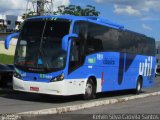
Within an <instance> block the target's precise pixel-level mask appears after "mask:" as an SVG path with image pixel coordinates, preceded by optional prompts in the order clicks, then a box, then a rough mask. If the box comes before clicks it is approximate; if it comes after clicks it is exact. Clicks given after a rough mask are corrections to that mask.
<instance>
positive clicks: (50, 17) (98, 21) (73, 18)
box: [28, 15, 124, 29]
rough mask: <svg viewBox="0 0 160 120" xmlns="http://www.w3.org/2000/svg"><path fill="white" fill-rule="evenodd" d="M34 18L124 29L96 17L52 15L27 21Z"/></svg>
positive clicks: (121, 26)
mask: <svg viewBox="0 0 160 120" xmlns="http://www.w3.org/2000/svg"><path fill="white" fill-rule="evenodd" d="M36 18H41V19H43V18H44V19H52V18H53V19H54V18H62V19H68V20H74V21H76V20H84V21H90V22H94V23H98V24H103V25H106V26H110V27H114V28H117V29H124V26H123V25H120V24H117V23H115V22H112V21H110V20H106V19H102V18H100V17H96V16H74V15H58V16H56V15H55V16H53V15H49V16H36V17H31V18H28V19H36Z"/></svg>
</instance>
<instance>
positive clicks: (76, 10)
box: [54, 5, 100, 16]
mask: <svg viewBox="0 0 160 120" xmlns="http://www.w3.org/2000/svg"><path fill="white" fill-rule="evenodd" d="M54 14H55V15H66V14H68V15H75V16H99V14H100V12H99V11H97V10H96V8H95V7H94V6H91V5H87V6H86V8H82V7H81V6H76V5H69V6H68V7H65V6H64V5H62V6H59V7H58V10H57V11H55V12H54Z"/></svg>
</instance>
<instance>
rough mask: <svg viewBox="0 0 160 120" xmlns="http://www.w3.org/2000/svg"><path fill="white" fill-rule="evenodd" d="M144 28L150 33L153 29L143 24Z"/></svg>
mask: <svg viewBox="0 0 160 120" xmlns="http://www.w3.org/2000/svg"><path fill="white" fill-rule="evenodd" d="M142 27H143V29H146V30H149V31H151V30H152V28H151V27H150V26H148V25H146V24H142Z"/></svg>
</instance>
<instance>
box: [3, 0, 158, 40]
mask: <svg viewBox="0 0 160 120" xmlns="http://www.w3.org/2000/svg"><path fill="white" fill-rule="evenodd" d="M26 1H27V0H0V16H2V15H6V14H8V15H9V14H12V15H22V13H24V12H25V10H26V6H27V2H26ZM53 1H54V2H53V4H54V10H56V9H57V6H60V5H65V6H68V5H70V4H73V5H80V6H82V7H85V6H86V5H92V6H95V7H96V10H98V11H99V12H100V17H101V18H105V19H108V20H111V21H114V22H116V23H119V24H121V25H124V27H125V28H126V29H129V30H132V31H135V32H138V33H142V34H145V35H147V36H150V37H153V38H155V39H156V40H157V41H160V0H53Z"/></svg>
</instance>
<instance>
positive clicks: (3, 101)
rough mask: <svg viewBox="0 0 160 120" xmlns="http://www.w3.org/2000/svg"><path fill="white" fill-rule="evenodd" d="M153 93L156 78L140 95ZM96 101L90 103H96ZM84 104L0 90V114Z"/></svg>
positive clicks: (159, 80)
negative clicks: (152, 84) (150, 86)
mask: <svg viewBox="0 0 160 120" xmlns="http://www.w3.org/2000/svg"><path fill="white" fill-rule="evenodd" d="M155 91H160V77H158V78H157V80H156V84H155V86H154V87H152V88H148V89H145V90H144V91H143V93H141V94H144V93H149V92H155ZM132 95H133V92H131V91H120V92H108V93H105V94H98V98H97V99H100V100H103V99H110V98H120V97H124V96H132ZM97 99H95V100H91V101H96V100H97ZM85 102H86V101H84V100H82V98H81V96H70V97H56V96H52V97H41V96H39V95H38V94H30V93H23V92H14V91H12V90H2V89H0V114H5V113H18V112H26V111H33V110H40V109H48V108H55V107H62V106H69V105H76V104H81V103H85ZM87 102H90V101H87Z"/></svg>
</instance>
